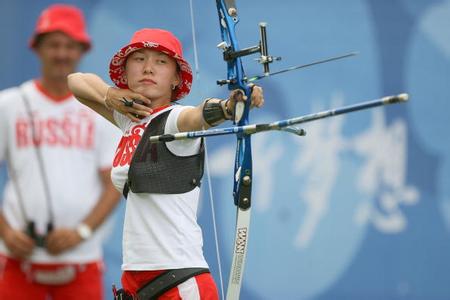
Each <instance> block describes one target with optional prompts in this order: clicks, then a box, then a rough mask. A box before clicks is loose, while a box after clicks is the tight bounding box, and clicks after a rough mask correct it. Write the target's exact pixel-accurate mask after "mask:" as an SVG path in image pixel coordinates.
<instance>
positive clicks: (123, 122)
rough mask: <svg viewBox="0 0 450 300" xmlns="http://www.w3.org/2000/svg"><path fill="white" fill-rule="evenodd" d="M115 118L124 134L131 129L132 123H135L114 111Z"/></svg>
mask: <svg viewBox="0 0 450 300" xmlns="http://www.w3.org/2000/svg"><path fill="white" fill-rule="evenodd" d="M113 118H114V121H116V124H117V126H118V127H119V128H120V130H122V133H125V131H126V130H127V129H128V128H130V127H131V126H130V125H131V124H130V123H133V121H131V120H130V119H129V118H128V117H126V116H124V115H123V114H121V113H119V112H117V111H116V110H114V111H113Z"/></svg>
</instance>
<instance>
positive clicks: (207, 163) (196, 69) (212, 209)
mask: <svg viewBox="0 0 450 300" xmlns="http://www.w3.org/2000/svg"><path fill="white" fill-rule="evenodd" d="M189 8H190V13H191V31H192V44H193V46H194V66H195V80H196V81H197V82H199V79H200V68H199V59H198V51H197V38H196V35H195V32H196V29H195V20H194V5H193V0H189ZM199 90H200V88H199ZM200 94H201V93H200ZM207 148H208V147H207V143H206V139H205V140H204V151H205V169H206V177H207V180H208V192H209V202H210V206H211V217H212V222H213V231H214V243H215V248H216V257H217V265H218V268H219V283H220V295H221V299H222V300H224V299H225V292H224V288H223V274H222V263H221V260H220V257H221V256H220V249H219V236H218V234H217V222H216V213H215V208H214V198H213V191H212V182H211V173H210V171H209V157H208V150H207Z"/></svg>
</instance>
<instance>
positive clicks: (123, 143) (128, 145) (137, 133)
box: [113, 124, 147, 168]
mask: <svg viewBox="0 0 450 300" xmlns="http://www.w3.org/2000/svg"><path fill="white" fill-rule="evenodd" d="M146 126H147V124H139V125H136V126H133V127H132V128H131V130H130V132H129V133H128V134H125V135H124V136H122V138H121V139H120V142H119V146H117V150H116V155H115V157H114V161H113V168H115V167H117V166H121V167H122V166H125V165H129V164H130V163H131V158H132V157H133V153H134V150H136V147H137V145H138V144H139V141H140V140H141V137H142V134H143V133H144V130H145V127H146Z"/></svg>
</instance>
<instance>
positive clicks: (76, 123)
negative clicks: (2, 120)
mask: <svg viewBox="0 0 450 300" xmlns="http://www.w3.org/2000/svg"><path fill="white" fill-rule="evenodd" d="M33 120H34V122H33V125H34V126H31V120H30V119H29V118H18V119H16V124H15V126H16V144H17V147H18V148H26V147H30V146H32V145H34V146H44V145H45V146H51V147H64V148H79V149H92V147H93V146H94V133H95V132H94V127H95V120H94V117H93V115H91V114H89V113H87V112H86V111H84V110H80V111H77V112H72V113H65V114H63V115H61V116H59V117H56V116H49V117H42V116H40V115H39V113H37V112H35V113H33ZM33 131H34V133H33Z"/></svg>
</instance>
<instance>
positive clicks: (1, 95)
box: [0, 88, 17, 162]
mask: <svg viewBox="0 0 450 300" xmlns="http://www.w3.org/2000/svg"><path fill="white" fill-rule="evenodd" d="M12 97H16V89H12V88H10V89H7V90H4V91H1V92H0V162H1V161H4V160H5V159H6V152H7V149H8V148H7V147H8V142H9V139H8V135H9V133H8V130H9V129H8V122H9V119H10V117H11V107H16V106H12V105H11V103H12V102H13V101H11V100H12V99H11V98H12ZM15 103H16V104H17V101H15Z"/></svg>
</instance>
